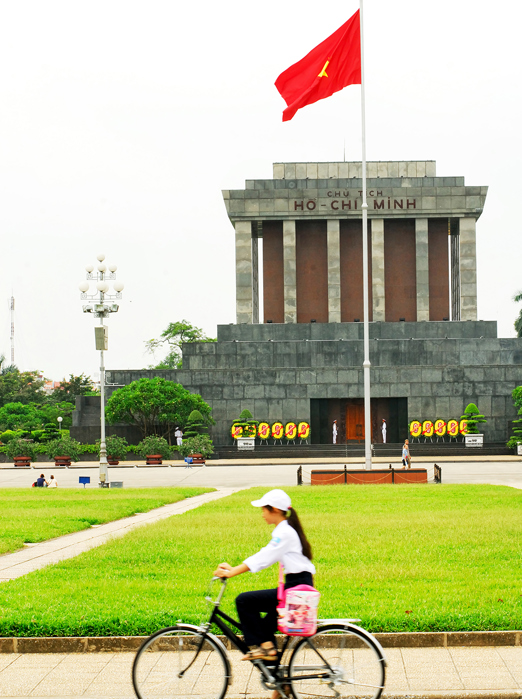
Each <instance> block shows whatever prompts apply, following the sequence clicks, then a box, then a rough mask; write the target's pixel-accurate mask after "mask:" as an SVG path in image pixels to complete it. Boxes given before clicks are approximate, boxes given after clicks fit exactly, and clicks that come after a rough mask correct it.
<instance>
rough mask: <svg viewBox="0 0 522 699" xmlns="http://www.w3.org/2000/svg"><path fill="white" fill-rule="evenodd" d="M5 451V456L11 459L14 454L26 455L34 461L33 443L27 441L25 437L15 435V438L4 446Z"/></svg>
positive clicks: (34, 450)
mask: <svg viewBox="0 0 522 699" xmlns="http://www.w3.org/2000/svg"><path fill="white" fill-rule="evenodd" d="M5 453H6V455H7V458H8V459H10V460H11V461H12V460H13V459H14V457H15V456H28V457H29V458H30V459H31V461H36V449H35V445H34V444H33V443H32V442H29V441H28V440H26V439H20V438H19V437H15V439H11V440H10V442H9V443H8V445H7V446H6V448H5Z"/></svg>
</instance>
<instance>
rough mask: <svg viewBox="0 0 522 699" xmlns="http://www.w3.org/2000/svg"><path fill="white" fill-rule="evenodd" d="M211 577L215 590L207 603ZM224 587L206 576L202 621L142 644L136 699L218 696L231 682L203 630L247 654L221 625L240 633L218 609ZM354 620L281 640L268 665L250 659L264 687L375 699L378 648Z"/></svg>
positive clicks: (380, 659) (223, 656)
mask: <svg viewBox="0 0 522 699" xmlns="http://www.w3.org/2000/svg"><path fill="white" fill-rule="evenodd" d="M216 580H220V581H221V583H222V587H221V589H220V591H219V593H218V595H217V598H216V599H215V600H213V599H212V596H211V592H212V583H213V582H214V581H216ZM226 584H227V579H224V578H212V581H211V585H210V588H209V594H208V596H207V597H206V600H207V602H209V604H210V605H211V606H212V610H211V613H210V617H209V619H208V621H206V622H204V623H203V624H201V625H200V626H195V625H193V624H183V623H181V622H178V623H177V624H176V625H175V626H169V627H167V628H165V629H161V630H160V631H156V633H154V634H152V636H150V637H149V638H147V639H146V640H145V641H144V642H143V643H142V645H141V647H140V649H139V650H138V652H137V653H136V657H135V659H134V663H133V666H132V682H133V685H134V690H135V692H136V695H137V697H138V699H158V698H159V697H161V699H169V698H170V697H197V698H198V699H223V697H224V696H225V694H226V692H227V689H228V687H229V685H230V684H231V682H232V666H231V663H230V658H229V657H228V654H227V650H226V648H225V646H224V644H223V642H222V641H221V640H220V639H219V638H218V637H217V636H216V635H215V634H213V633H211V632H210V628H211V626H212V625H213V624H214V625H215V626H217V627H218V628H219V629H220V630H221V632H222V633H223V634H224V635H225V636H226V637H227V638H228V639H229V640H230V641H231V643H232V644H233V645H234V646H235V647H236V648H238V649H239V650H240V651H242V652H243V653H246V652H247V651H248V647H247V646H246V644H245V643H244V642H243V640H242V639H241V638H239V637H238V636H237V635H236V634H235V633H234V631H233V630H232V629H231V628H230V627H229V626H228V625H227V624H230V625H232V626H234V627H235V628H237V629H238V630H241V624H240V623H239V622H238V621H236V620H235V619H232V618H231V617H229V616H228V615H227V614H225V612H222V611H221V610H220V609H219V606H220V604H221V599H222V597H223V594H224V592H225V588H226ZM356 621H360V620H359V619H320V620H319V622H318V628H317V632H316V633H315V634H314V635H313V636H310V637H306V638H301V637H295V636H285V637H284V641H283V645H282V648H281V649H280V650H279V651H278V657H277V658H276V659H275V661H274V662H271V661H261V660H252V661H250V662H252V663H253V664H254V665H255V666H256V667H257V669H258V670H259V672H260V679H261V684H262V685H263V687H264V688H265V689H267V690H274V689H277V690H278V692H279V695H280V697H282V699H286V698H287V697H291V696H293V697H294V699H308V697H324V699H329V698H330V697H331V698H332V699H348V698H350V699H352V698H354V699H355V698H356V699H363V697H364V699H378V698H379V697H380V696H381V694H382V691H383V689H384V681H385V675H386V659H385V657H384V651H383V649H382V646H381V645H380V643H379V642H378V641H377V639H375V638H374V637H373V636H372V635H371V634H370V633H369V632H368V631H365V630H364V629H362V628H361V627H360V626H356V625H355V623H354V622H356ZM225 622H227V623H225ZM287 660H288V662H287ZM288 690H290V693H289V692H288Z"/></svg>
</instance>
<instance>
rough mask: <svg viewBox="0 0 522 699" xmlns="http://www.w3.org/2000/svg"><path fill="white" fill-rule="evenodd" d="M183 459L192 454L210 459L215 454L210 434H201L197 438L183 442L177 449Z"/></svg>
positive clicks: (190, 438)
mask: <svg viewBox="0 0 522 699" xmlns="http://www.w3.org/2000/svg"><path fill="white" fill-rule="evenodd" d="M177 450H178V452H179V453H180V454H181V456H182V457H185V456H190V455H191V454H201V456H202V457H203V458H204V459H208V457H209V456H211V455H212V454H213V453H214V446H213V444H212V440H211V439H210V437H209V436H208V434H199V435H197V436H196V437H189V438H188V439H184V440H183V444H182V445H181V446H180V447H177Z"/></svg>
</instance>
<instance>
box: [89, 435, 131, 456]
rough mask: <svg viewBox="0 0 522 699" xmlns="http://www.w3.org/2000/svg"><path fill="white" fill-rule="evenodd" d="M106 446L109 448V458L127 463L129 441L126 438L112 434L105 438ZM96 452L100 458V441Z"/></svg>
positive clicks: (97, 441) (97, 442)
mask: <svg viewBox="0 0 522 699" xmlns="http://www.w3.org/2000/svg"><path fill="white" fill-rule="evenodd" d="M105 446H106V448H107V456H112V457H114V458H115V459H116V460H117V461H125V459H126V458H127V446H128V445H127V440H126V439H125V438H124V437H118V436H117V435H115V434H111V435H109V436H108V437H106V438H105ZM96 451H97V454H98V456H100V440H99V439H97V440H96Z"/></svg>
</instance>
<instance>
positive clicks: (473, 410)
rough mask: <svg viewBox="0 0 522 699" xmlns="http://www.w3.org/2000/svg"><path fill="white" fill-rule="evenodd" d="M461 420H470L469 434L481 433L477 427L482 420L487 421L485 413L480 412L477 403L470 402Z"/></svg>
mask: <svg viewBox="0 0 522 699" xmlns="http://www.w3.org/2000/svg"><path fill="white" fill-rule="evenodd" d="M461 420H467V421H468V434H479V429H478V427H477V425H478V424H480V423H481V422H484V423H485V422H487V420H486V418H485V417H484V415H481V414H480V413H479V409H478V408H477V406H476V405H475V403H470V404H469V405H468V406H466V409H465V410H464V415H462V417H461Z"/></svg>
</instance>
